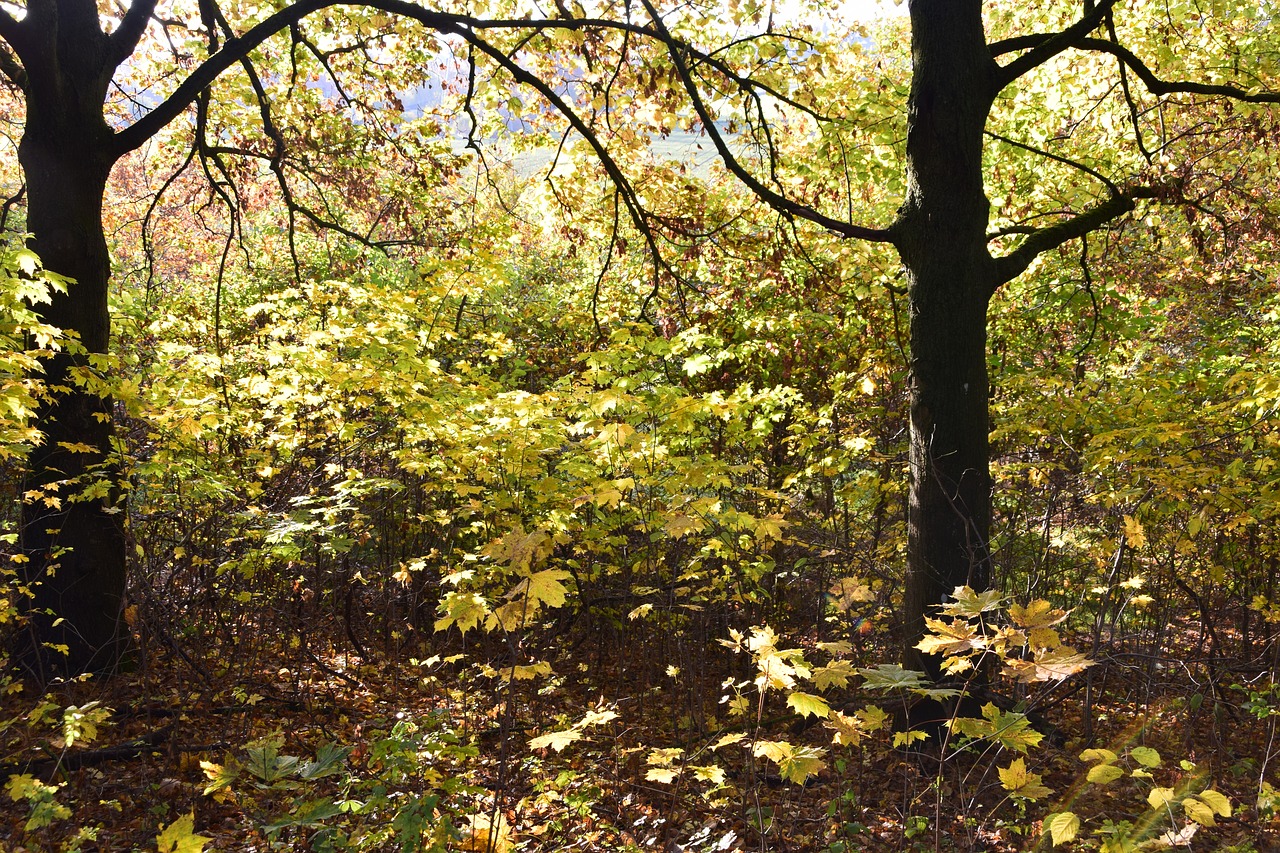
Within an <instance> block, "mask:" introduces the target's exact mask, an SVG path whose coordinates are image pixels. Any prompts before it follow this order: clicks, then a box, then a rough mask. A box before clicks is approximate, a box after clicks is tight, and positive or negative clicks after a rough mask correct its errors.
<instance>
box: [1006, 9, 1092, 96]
mask: <svg viewBox="0 0 1280 853" xmlns="http://www.w3.org/2000/svg"><path fill="white" fill-rule="evenodd" d="M1115 2H1116V0H1102V2H1101V3H1099V4H1097V5H1096V6H1094V7H1093V8H1092V9H1090V10H1088V11H1087V12H1085V14H1084V15H1083V16H1082V17H1081V18H1080V20H1078V21H1076V22H1075V23H1074V24H1072V25H1071V26H1069V27H1067V28H1066V29H1065V30H1063V31H1062V32H1059V33H1050V34H1045V35H1040V36H1034V37H1031V40H1030V41H1022V40H1014V39H1008V40H1005V41H998V42H995V43H993V44H992V45H991V56H992V58H995V57H997V56H1001V55H1003V54H1005V53H1009V52H1010V51H1012V50H1018V49H1022V48H1028V47H1029V48H1030V50H1027V52H1026V53H1024V54H1022V55H1021V56H1019V57H1018V58H1017V59H1014V60H1012V61H1011V62H1009V63H1008V64H1007V65H1002V66H1001V67H1000V70H999V71H998V72H997V73H996V78H995V79H996V83H995V90H996V91H997V92H999V91H1001V90H1002V89H1004V87H1006V86H1008V85H1009V84H1010V83H1012V82H1013V81H1014V80H1017V79H1018V78H1019V77H1021V76H1022V75H1023V74H1026V73H1027V72H1028V71H1031V70H1032V69H1034V68H1037V67H1039V66H1041V65H1043V64H1044V63H1046V62H1048V61H1049V60H1050V59H1052V58H1053V57H1055V56H1057V55H1058V54H1060V53H1062V52H1063V51H1064V50H1066V49H1067V48H1069V47H1071V46H1072V45H1073V44H1075V43H1076V41H1077V40H1079V39H1081V38H1083V37H1084V36H1087V35H1088V34H1089V33H1091V32H1093V31H1094V30H1095V29H1097V28H1098V25H1099V24H1101V23H1102V19H1103V18H1104V17H1105V16H1106V14H1107V13H1108V12H1109V11H1111V7H1112V6H1114V5H1115ZM1011 44H1014V45H1015V46H1012V47H1011V46H1010V45H1011Z"/></svg>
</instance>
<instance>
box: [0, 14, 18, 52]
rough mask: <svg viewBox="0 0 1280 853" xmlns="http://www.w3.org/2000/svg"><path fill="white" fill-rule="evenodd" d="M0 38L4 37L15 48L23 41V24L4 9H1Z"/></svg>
mask: <svg viewBox="0 0 1280 853" xmlns="http://www.w3.org/2000/svg"><path fill="white" fill-rule="evenodd" d="M0 39H4V40H5V41H7V42H8V43H9V45H10V46H11V47H12V48H13V49H14V50H17V49H18V43H19V42H21V41H22V24H20V23H19V22H18V19H17V18H15V17H13V15H10V14H9V13H8V12H6V11H5V10H4V9H0Z"/></svg>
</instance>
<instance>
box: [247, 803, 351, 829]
mask: <svg viewBox="0 0 1280 853" xmlns="http://www.w3.org/2000/svg"><path fill="white" fill-rule="evenodd" d="M342 811H343V809H342V806H340V805H339V804H338V803H335V802H334V801H333V800H332V799H331V798H329V797H321V798H320V799H317V800H308V801H306V802H303V803H297V804H295V805H294V807H293V809H291V810H290V812H289V813H288V814H286V815H284V816H283V817H280V818H277V819H276V820H274V821H272V822H271V823H269V824H267V827H266V829H267V831H268V832H278V831H279V830H281V829H284V828H285V827H286V826H319V825H320V824H322V823H323V822H324V821H326V820H328V819H329V818H331V817H336V816H337V815H340V814H342Z"/></svg>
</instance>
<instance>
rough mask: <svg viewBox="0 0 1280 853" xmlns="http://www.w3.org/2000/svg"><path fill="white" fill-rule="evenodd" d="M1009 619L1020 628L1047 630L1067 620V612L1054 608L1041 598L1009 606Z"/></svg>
mask: <svg viewBox="0 0 1280 853" xmlns="http://www.w3.org/2000/svg"><path fill="white" fill-rule="evenodd" d="M1009 618H1010V619H1012V620H1013V622H1014V624H1015V625H1017V626H1019V627H1021V628H1029V629H1035V628H1049V627H1052V626H1054V625H1057V624H1058V623H1059V622H1061V621H1062V620H1064V619H1066V618H1067V611H1065V610H1062V609H1059V608H1055V607H1054V606H1053V605H1051V604H1050V603H1049V602H1047V601H1045V600H1044V599H1043V598H1037V599H1035V600H1034V601H1029V602H1027V606H1026V607H1023V606H1022V605H1020V604H1011V605H1009Z"/></svg>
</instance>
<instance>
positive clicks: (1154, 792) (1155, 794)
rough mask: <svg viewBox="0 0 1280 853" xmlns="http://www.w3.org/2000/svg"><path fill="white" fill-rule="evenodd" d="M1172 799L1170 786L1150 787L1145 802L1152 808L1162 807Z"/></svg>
mask: <svg viewBox="0 0 1280 853" xmlns="http://www.w3.org/2000/svg"><path fill="white" fill-rule="evenodd" d="M1172 801H1173V789H1172V788H1152V789H1151V793H1149V794H1147V804H1148V805H1150V806H1151V808H1153V809H1162V808H1164V807H1165V806H1167V805H1168V804H1169V803H1171V802H1172Z"/></svg>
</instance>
